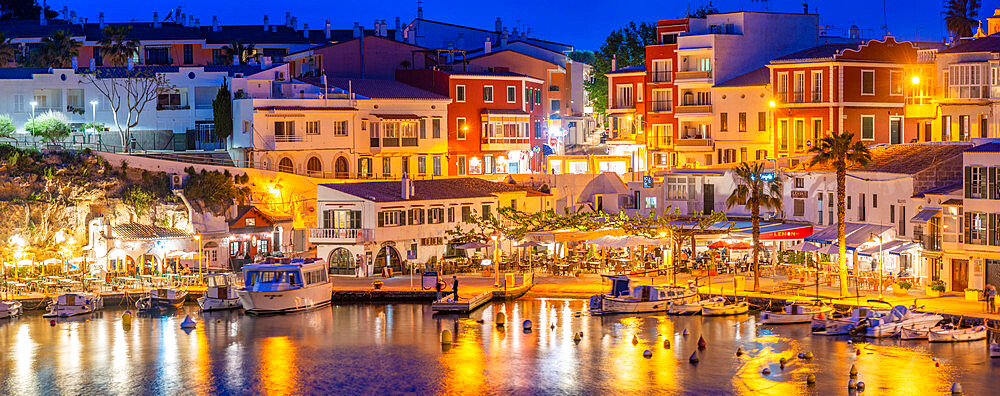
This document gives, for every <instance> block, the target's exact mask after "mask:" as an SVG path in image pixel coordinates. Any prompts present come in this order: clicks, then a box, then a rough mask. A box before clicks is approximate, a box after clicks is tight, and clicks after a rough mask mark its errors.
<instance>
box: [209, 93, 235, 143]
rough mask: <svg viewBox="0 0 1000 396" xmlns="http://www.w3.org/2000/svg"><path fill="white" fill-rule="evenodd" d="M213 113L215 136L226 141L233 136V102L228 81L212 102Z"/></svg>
mask: <svg viewBox="0 0 1000 396" xmlns="http://www.w3.org/2000/svg"><path fill="white" fill-rule="evenodd" d="M212 113H213V115H214V118H215V136H216V137H218V138H219V139H221V140H223V141H225V140H226V139H228V138H229V136H231V135H232V134H233V100H232V94H231V93H230V92H229V83H227V82H226V80H222V86H221V87H219V92H218V93H216V95H215V100H213V101H212Z"/></svg>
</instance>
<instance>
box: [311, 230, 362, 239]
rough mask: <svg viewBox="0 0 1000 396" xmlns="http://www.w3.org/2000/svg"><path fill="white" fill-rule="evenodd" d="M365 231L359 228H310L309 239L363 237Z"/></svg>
mask: <svg viewBox="0 0 1000 396" xmlns="http://www.w3.org/2000/svg"><path fill="white" fill-rule="evenodd" d="M365 231H366V230H363V229H359V228H310V229H309V239H358V238H362V239H363V238H364V237H365V235H366V234H367V233H366V232H365Z"/></svg>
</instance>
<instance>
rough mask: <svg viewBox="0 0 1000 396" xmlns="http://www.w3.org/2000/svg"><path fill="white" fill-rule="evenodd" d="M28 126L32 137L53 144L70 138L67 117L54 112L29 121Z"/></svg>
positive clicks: (48, 112)
mask: <svg viewBox="0 0 1000 396" xmlns="http://www.w3.org/2000/svg"><path fill="white" fill-rule="evenodd" d="M26 126H27V127H28V128H29V129H30V130H31V136H38V137H40V138H43V139H45V140H48V141H50V142H52V143H55V142H56V141H59V140H63V139H65V138H67V137H69V134H70V132H71V130H70V128H69V119H67V118H66V115H65V114H63V113H57V112H54V111H47V112H45V113H42V114H41V115H39V116H37V117H35V118H34V119H31V120H28V123H27V124H26Z"/></svg>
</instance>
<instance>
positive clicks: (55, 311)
mask: <svg viewBox="0 0 1000 396" xmlns="http://www.w3.org/2000/svg"><path fill="white" fill-rule="evenodd" d="M103 308H104V297H102V296H100V295H89V296H84V298H83V301H79V300H77V299H74V302H73V304H59V303H58V302H55V303H53V304H52V305H50V306H49V312H48V313H46V314H44V315H42V317H43V318H68V317H70V316H77V315H86V314H89V313H91V312H94V311H97V310H100V309H103Z"/></svg>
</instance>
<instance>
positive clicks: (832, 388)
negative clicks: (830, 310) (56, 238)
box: [0, 299, 1000, 396]
mask: <svg viewBox="0 0 1000 396" xmlns="http://www.w3.org/2000/svg"><path fill="white" fill-rule="evenodd" d="M586 303H587V302H586V301H583V300H567V299H527V300H519V301H514V302H506V303H495V304H491V305H488V306H486V307H484V308H483V309H481V310H479V311H477V312H475V313H473V314H472V315H469V316H466V317H460V316H435V315H433V313H432V311H431V310H430V308H429V307H428V306H426V305H418V304H392V305H343V306H334V307H329V308H324V309H320V310H316V311H312V312H305V313H298V314H290V315H282V316H265V317H249V316H245V315H243V314H241V313H239V312H218V313H208V314H202V313H200V312H197V309H196V307H193V306H188V307H185V308H184V310H183V312H175V313H171V314H170V315H166V316H163V315H160V316H148V315H147V316H137V317H134V318H133V323H132V326H131V327H130V328H123V327H122V325H121V321H120V315H121V311H117V310H113V309H111V310H107V311H104V312H101V313H98V314H95V315H94V316H93V317H89V318H73V319H68V320H60V321H59V322H58V323H57V325H56V326H49V324H48V320H47V319H43V318H41V317H40V316H39V315H38V314H37V313H31V314H28V315H27V316H25V317H23V318H18V319H13V320H4V321H0V394H18V395H20V394H79V393H95V394H108V393H114V394H122V393H136V394H143V393H178V392H192V393H263V394H275V395H284V394H302V393H324V392H323V391H336V390H339V391H341V392H340V393H358V392H360V393H366V394H367V393H406V392H412V393H418V394H428V393H458V394H483V393H488V394H511V393H513V394H522V393H565V394H582V393H624V392H640V393H651V392H656V393H663V394H692V393H728V394H746V395H751V394H753V395H757V394H775V395H783V396H789V395H796V394H809V393H814V394H829V393H836V394H843V393H845V392H844V390H845V389H846V384H847V380H848V375H847V374H848V371H849V370H850V367H851V364H856V365H857V368H858V370H859V371H860V372H861V375H860V376H859V379H860V380H862V381H864V382H865V383H866V385H867V394H880V395H881V394H906V395H914V394H917V395H919V394H921V393H925V394H926V393H939V392H944V391H947V390H948V388H949V386H950V384H951V382H952V381H959V382H961V383H962V386H963V387H964V388H965V391H966V394H989V393H992V392H993V390H992V387H991V383H990V379H991V378H995V376H996V375H997V374H1000V359H994V360H993V361H991V359H990V358H989V357H988V355H987V354H986V345H985V342H974V343H963V344H927V343H926V342H920V341H898V340H874V341H869V340H858V342H857V343H854V344H848V343H847V342H846V339H844V338H829V337H815V336H812V335H810V334H809V329H808V325H793V326H761V325H758V324H757V323H756V316H754V315H743V316H739V317H734V318H702V317H669V316H666V315H656V314H644V315H624V316H611V317H591V316H588V315H580V312H581V311H583V310H584V309H585V307H586ZM497 312H503V313H504V314H505V315H506V316H507V325H506V326H505V327H504V328H503V329H497V328H496V327H495V326H494V325H493V319H494V317H495V315H496V313H497ZM185 313H186V314H191V315H192V317H194V318H195V319H197V320H198V321H199V324H198V328H197V329H195V330H194V331H191V332H185V331H182V330H180V329H179V324H180V321H181V320H182V318H183V316H184V314H185ZM479 320H483V323H479ZM524 320H531V321H532V322H533V327H532V330H531V331H530V332H525V331H523V330H522V329H521V323H522V322H523V321H524ZM685 329H687V330H688V332H689V335H687V336H685V335H683V332H684V330H685ZM442 330H450V331H451V332H452V333H453V334H454V339H455V342H454V344H453V345H451V346H442V345H441V344H440V342H439V333H440V332H441V331H442ZM578 332H583V333H584V334H583V339H582V340H581V342H580V343H579V344H576V343H574V342H573V335H574V334H576V333H578ZM633 336H635V338H636V339H637V341H638V343H637V344H635V345H633V344H632V337H633ZM699 336H704V337H705V339H706V340H707V342H708V348H707V349H705V350H703V351H698V350H697V348H696V343H697V341H698V337H699ZM664 340H669V341H670V344H671V345H670V348H669V349H667V348H664V346H663V341H664ZM737 347H742V348H743V351H744V352H745V353H744V355H743V356H740V357H737V356H736V355H735V353H734V352H735V351H736V348H737ZM644 350H649V351H651V352H652V356H651V357H650V358H645V357H643V355H642V352H643V351H644ZM858 350H861V354H860V355H857V354H856V353H857V351H858ZM805 351H812V352H813V353H814V354H815V355H816V357H815V358H814V359H811V360H804V359H798V358H797V357H796V355H797V354H798V353H799V352H805ZM692 352H695V353H696V354H697V356H698V357H699V359H700V363H698V364H690V363H689V362H688V357H689V356H690V355H691V353H692ZM782 357H784V358H786V359H788V363H787V364H786V365H785V367H784V368H782V367H780V365H779V363H778V361H779V359H781V358H782ZM936 362H938V363H940V367H936V366H935V363H936ZM765 367H767V368H768V369H770V371H771V374H769V375H762V374H761V370H762V369H764V368H765ZM809 374H815V375H816V377H817V379H818V383H817V384H816V385H815V386H814V387H810V386H807V385H806V383H805V379H806V377H807V376H808V375H809Z"/></svg>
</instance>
